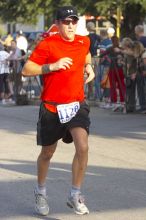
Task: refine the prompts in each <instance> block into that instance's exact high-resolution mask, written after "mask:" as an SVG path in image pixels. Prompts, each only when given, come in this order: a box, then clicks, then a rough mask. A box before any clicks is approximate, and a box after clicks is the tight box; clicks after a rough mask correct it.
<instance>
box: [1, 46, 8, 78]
mask: <svg viewBox="0 0 146 220" xmlns="http://www.w3.org/2000/svg"><path fill="white" fill-rule="evenodd" d="M9 56H10V54H9V53H8V52H6V51H4V50H2V51H0V74H4V73H9V63H8V61H7V58H8V57H9Z"/></svg>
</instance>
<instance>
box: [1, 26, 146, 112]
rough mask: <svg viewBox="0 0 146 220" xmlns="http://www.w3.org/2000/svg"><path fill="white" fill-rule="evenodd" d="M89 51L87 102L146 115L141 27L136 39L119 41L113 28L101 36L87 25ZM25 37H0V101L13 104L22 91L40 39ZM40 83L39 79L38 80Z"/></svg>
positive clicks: (145, 38)
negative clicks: (90, 69) (90, 70)
mask: <svg viewBox="0 0 146 220" xmlns="http://www.w3.org/2000/svg"><path fill="white" fill-rule="evenodd" d="M87 30H88V33H89V38H90V42H91V46H90V52H91V56H92V65H93V68H94V72H95V79H94V80H93V81H92V82H90V83H89V84H88V86H86V87H85V94H86V96H87V99H88V100H93V101H94V103H96V104H97V106H98V107H100V108H104V109H112V110H113V111H122V112H125V111H126V112H127V113H130V112H135V111H136V112H142V113H146V52H145V50H146V49H145V48H146V36H144V29H143V26H142V25H137V26H136V27H135V29H134V32H135V39H132V38H129V37H124V38H123V39H119V38H118V37H117V36H116V35H115V31H114V29H112V30H113V31H112V34H111V32H108V30H106V29H103V30H101V31H100V34H96V32H97V30H96V27H95V25H94V23H93V22H88V23H87ZM46 36H48V33H47V34H46V33H45V35H41V34H40V33H39V34H38V35H37V36H36V37H35V38H34V37H33V38H29V39H28V38H26V36H25V35H24V34H23V32H22V31H19V32H18V33H17V35H16V37H15V38H14V37H13V36H12V35H11V34H10V33H8V34H7V36H6V38H5V39H2V38H1V37H0V102H1V103H2V104H5V103H15V101H16V100H15V99H16V95H17V94H22V93H23V92H24V88H23V81H25V79H23V77H22V75H21V70H22V68H23V65H24V63H25V61H26V59H27V57H28V56H29V55H30V53H31V51H33V49H34V48H35V46H36V45H37V44H38V43H39V41H40V40H41V38H42V37H46ZM38 81H39V84H40V85H41V84H42V81H41V78H38Z"/></svg>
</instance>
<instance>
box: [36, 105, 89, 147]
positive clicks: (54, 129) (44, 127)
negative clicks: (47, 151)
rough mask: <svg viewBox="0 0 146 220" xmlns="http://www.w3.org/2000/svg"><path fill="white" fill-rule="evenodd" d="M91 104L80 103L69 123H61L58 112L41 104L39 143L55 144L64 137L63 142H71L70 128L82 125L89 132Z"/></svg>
mask: <svg viewBox="0 0 146 220" xmlns="http://www.w3.org/2000/svg"><path fill="white" fill-rule="evenodd" d="M89 112H90V110H89V106H88V105H87V103H86V102H83V103H81V104H80V109H79V110H78V112H77V114H76V115H75V117H73V118H72V119H71V120H70V121H69V122H67V123H63V124H62V123H60V121H59V117H58V113H53V112H51V111H49V110H48V109H46V108H45V106H44V104H43V103H41V105H40V112H39V119H38V123H37V145H42V146H48V145H52V144H54V143H55V142H56V141H58V140H59V139H61V138H62V140H63V142H65V143H71V142H72V141H73V139H72V136H71V134H70V132H69V129H70V128H74V127H81V128H84V129H85V130H86V131H87V133H88V134H89V125H90V119H89Z"/></svg>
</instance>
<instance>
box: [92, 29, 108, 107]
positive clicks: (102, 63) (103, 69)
mask: <svg viewBox="0 0 146 220" xmlns="http://www.w3.org/2000/svg"><path fill="white" fill-rule="evenodd" d="M100 38H101V42H100V44H99V64H98V69H97V72H98V74H97V75H96V77H95V93H96V96H97V98H98V99H99V100H101V101H105V104H104V105H105V106H104V107H107V108H108V107H110V106H109V102H110V89H109V88H106V91H104V89H102V88H101V81H102V79H103V78H104V76H105V75H106V74H107V72H108V71H109V66H110V59H109V57H108V55H106V56H102V54H104V53H105V51H106V50H107V49H108V48H109V47H111V46H112V41H111V39H110V38H109V36H108V33H107V30H101V31H100ZM103 99H104V100H103Z"/></svg>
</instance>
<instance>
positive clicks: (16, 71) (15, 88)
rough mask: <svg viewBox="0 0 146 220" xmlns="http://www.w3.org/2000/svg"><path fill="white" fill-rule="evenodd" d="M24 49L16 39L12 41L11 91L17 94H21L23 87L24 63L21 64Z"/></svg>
mask: <svg viewBox="0 0 146 220" xmlns="http://www.w3.org/2000/svg"><path fill="white" fill-rule="evenodd" d="M21 57H23V56H22V51H21V50H20V49H19V48H18V47H17V43H16V41H15V40H12V41H11V50H10V56H9V58H8V59H9V61H10V67H11V74H10V90H11V93H12V94H13V95H15V96H17V95H18V94H19V92H20V91H21V88H22V76H21V70H22V64H21Z"/></svg>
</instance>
